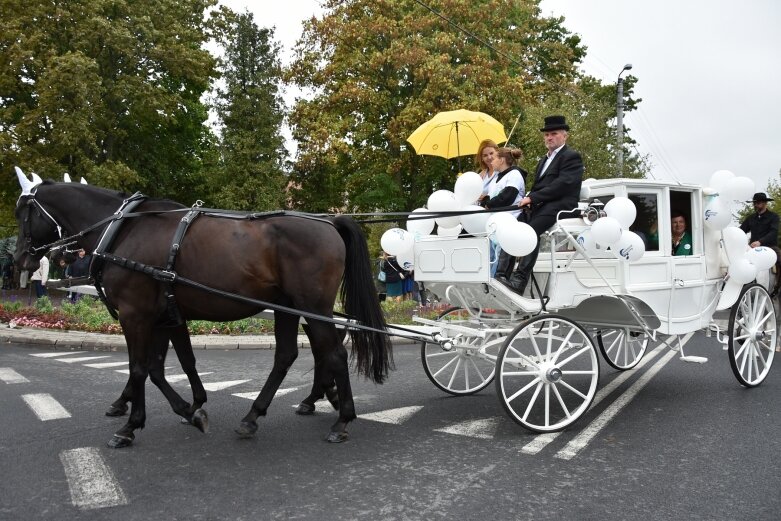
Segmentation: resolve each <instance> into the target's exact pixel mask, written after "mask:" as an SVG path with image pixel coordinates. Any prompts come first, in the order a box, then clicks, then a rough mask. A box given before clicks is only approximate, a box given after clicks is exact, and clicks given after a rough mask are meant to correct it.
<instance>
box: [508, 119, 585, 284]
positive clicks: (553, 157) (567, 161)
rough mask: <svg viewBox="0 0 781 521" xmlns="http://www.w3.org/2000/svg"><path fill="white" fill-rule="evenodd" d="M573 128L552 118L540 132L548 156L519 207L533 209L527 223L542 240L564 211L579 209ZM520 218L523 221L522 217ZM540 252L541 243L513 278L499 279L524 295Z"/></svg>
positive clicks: (579, 176)
mask: <svg viewBox="0 0 781 521" xmlns="http://www.w3.org/2000/svg"><path fill="white" fill-rule="evenodd" d="M568 131H569V125H567V121H566V119H565V118H564V116H548V117H546V118H545V126H544V127H543V128H541V129H540V132H542V135H543V139H544V141H545V148H547V149H548V153H547V154H545V156H543V157H542V158H541V159H540V161H539V163H537V169H536V171H535V174H534V184H533V185H532V189H531V190H530V191H529V193H528V194H527V195H526V197H524V198H523V199H521V201H520V202H519V203H518V206H520V207H521V208H527V209H529V210H531V212H530V215H529V217H528V218H527V220H526V222H527V223H528V224H529V226H531V227H532V228H533V229H534V231H535V232H536V233H537V236H538V237H539V236H540V235H542V234H543V233H544V232H545V231H546V230H547V229H548V228H550V227H551V226H553V224H554V223H555V222H556V216H557V214H558V213H559V212H560V211H562V210H572V209H573V208H576V207H577V206H578V200H579V199H580V183H581V181H582V180H583V159H582V158H581V157H580V153H579V152H577V151H576V150H573V149H571V148H569V147H568V146H567V137H569V133H568ZM521 215H522V216H523V214H521ZM519 219H520V218H519ZM539 251H540V245H539V242H538V243H537V246H536V247H535V248H534V251H532V252H531V253H530V254H529V255H527V256H526V257H524V258H523V260H522V261H521V262H520V263H519V265H518V269H517V270H516V271H515V272H514V273H513V274H512V275H511V276H510V279H509V280H508V279H502V278H497V280H499V281H501V282H502V283H503V284H505V285H506V286H509V287H510V288H512V289H513V290H515V291H517V292H518V293H523V290H524V289H526V284H527V283H528V281H529V276H530V274H531V272H532V269H533V268H534V263H535V262H536V261H537V254H538V253H539Z"/></svg>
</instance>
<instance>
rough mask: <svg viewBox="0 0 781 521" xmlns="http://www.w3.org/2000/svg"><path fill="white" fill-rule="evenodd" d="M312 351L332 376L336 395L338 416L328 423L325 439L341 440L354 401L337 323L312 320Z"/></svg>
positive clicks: (344, 436)
mask: <svg viewBox="0 0 781 521" xmlns="http://www.w3.org/2000/svg"><path fill="white" fill-rule="evenodd" d="M310 326H311V328H312V337H311V339H312V352H313V353H315V352H317V354H316V355H315V357H316V358H321V359H322V361H323V367H324V369H325V371H327V373H329V374H330V375H332V376H333V378H334V380H335V382H336V389H337V392H338V396H339V398H338V399H339V418H338V419H337V421H336V423H334V424H333V425H332V426H331V430H330V432H329V433H328V436H327V437H326V441H329V442H331V443H340V442H343V441H345V440H347V439H348V437H349V436H348V434H347V424H348V423H349V422H351V421H352V420H354V419H355V403H354V402H353V393H352V388H351V386H350V371H349V367H348V360H347V349H345V347H344V345H343V344H342V342H340V341H339V335H338V333H337V331H336V326H334V325H333V324H328V323H325V322H314V321H313V322H312V324H310Z"/></svg>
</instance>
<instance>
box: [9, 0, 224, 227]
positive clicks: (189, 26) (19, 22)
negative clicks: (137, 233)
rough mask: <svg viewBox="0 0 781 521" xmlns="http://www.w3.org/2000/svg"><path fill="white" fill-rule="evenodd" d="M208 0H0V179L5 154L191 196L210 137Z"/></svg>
mask: <svg viewBox="0 0 781 521" xmlns="http://www.w3.org/2000/svg"><path fill="white" fill-rule="evenodd" d="M215 4H216V0H154V1H150V0H133V1H131V0H54V1H52V0H48V1H44V0H29V1H25V2H20V1H18V0H0V12H2V13H3V16H2V18H0V93H2V94H0V136H2V137H0V172H2V174H3V175H2V176H0V190H2V192H3V203H2V204H3V207H2V208H0V210H1V211H2V215H3V217H4V218H5V219H7V218H8V216H9V211H10V208H9V207H10V205H11V204H13V202H14V201H15V200H16V195H17V192H18V184H17V183H16V180H15V179H14V178H13V177H12V173H13V166H14V165H19V166H20V167H22V169H23V170H24V171H26V172H28V173H29V172H30V171H34V172H37V173H38V174H39V175H41V176H42V177H52V178H56V179H61V178H62V174H63V172H69V173H70V174H71V176H74V177H76V178H78V177H80V176H83V177H86V178H87V179H88V180H89V181H90V182H91V183H94V184H99V185H101V186H105V187H111V188H117V189H124V190H133V191H134V190H137V189H140V190H143V191H145V192H146V193H148V194H149V195H153V196H170V197H173V196H177V197H187V198H190V197H191V196H193V195H194V192H195V191H196V190H197V187H198V186H199V185H200V184H201V183H202V182H203V179H202V172H201V158H202V156H203V155H204V154H205V153H206V151H207V150H208V148H209V147H210V146H211V144H212V139H211V137H210V133H209V130H208V128H207V127H206V126H205V125H204V124H203V123H204V121H205V120H206V117H207V111H206V108H205V106H204V104H203V103H202V102H201V97H202V95H203V93H204V92H205V91H206V90H207V89H208V88H209V84H210V81H211V80H212V79H213V78H214V77H215V75H216V69H215V60H214V58H213V57H212V56H211V55H210V54H209V52H208V51H206V50H205V49H204V48H203V45H204V43H205V42H206V41H207V39H208V38H209V31H210V29H209V23H210V22H209V19H208V18H207V17H205V13H206V12H207V11H208V10H209V9H210V8H211V7H212V6H214V5H215Z"/></svg>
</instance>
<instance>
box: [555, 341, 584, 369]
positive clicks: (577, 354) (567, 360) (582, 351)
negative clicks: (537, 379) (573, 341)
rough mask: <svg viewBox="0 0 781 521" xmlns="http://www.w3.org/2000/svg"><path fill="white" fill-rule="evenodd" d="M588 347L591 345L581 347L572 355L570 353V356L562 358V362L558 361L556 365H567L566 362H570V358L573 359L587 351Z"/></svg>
mask: <svg viewBox="0 0 781 521" xmlns="http://www.w3.org/2000/svg"><path fill="white" fill-rule="evenodd" d="M590 349H591V346H588V345H587V346H585V347H584V348H583V349H581V350H579V351H577V352H576V353H575V354H574V355H572V356H571V357H569V358H567V359H566V360H564V361H563V362H561V363H559V364H557V365H558V366H559V367H564V366H565V365H567V364H568V363H570V362H571V361H572V360H574V359H575V358H577V357H579V356H580V355H582V354H583V353H587V352H588V351H589V350H590Z"/></svg>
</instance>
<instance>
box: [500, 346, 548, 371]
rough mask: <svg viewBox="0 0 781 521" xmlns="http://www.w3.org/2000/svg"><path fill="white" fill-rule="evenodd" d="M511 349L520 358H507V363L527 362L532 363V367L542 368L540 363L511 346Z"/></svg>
mask: <svg viewBox="0 0 781 521" xmlns="http://www.w3.org/2000/svg"><path fill="white" fill-rule="evenodd" d="M510 349H511V350H512V351H513V352H515V354H517V355H518V358H509V357H505V361H507V362H515V361H519V362H523V361H526V362H528V363H530V364H531V365H532V366H534V367H536V368H539V367H540V364H539V361H537V362H535V361H534V360H532V359H531V358H529V357H528V356H526V355H525V354H523V353H521V352H520V351H518V350H517V349H516V348H514V347H512V346H510Z"/></svg>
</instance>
